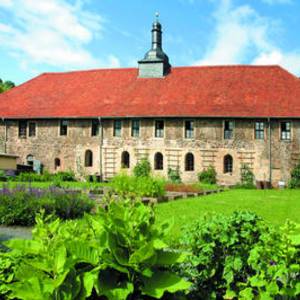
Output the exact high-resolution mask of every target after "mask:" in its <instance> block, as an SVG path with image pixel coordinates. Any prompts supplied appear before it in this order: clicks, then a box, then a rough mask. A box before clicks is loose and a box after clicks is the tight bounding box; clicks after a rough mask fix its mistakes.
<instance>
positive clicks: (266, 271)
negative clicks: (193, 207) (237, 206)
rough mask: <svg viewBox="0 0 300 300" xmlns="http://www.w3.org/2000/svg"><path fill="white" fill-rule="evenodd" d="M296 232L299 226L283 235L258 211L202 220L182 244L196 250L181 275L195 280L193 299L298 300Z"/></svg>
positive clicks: (298, 237) (299, 241)
mask: <svg viewBox="0 0 300 300" xmlns="http://www.w3.org/2000/svg"><path fill="white" fill-rule="evenodd" d="M293 234H295V227H291V226H290V227H288V228H285V229H283V230H281V231H278V229H273V228H271V227H269V226H268V225H267V224H266V223H265V222H264V221H263V220H262V219H261V218H259V217H257V216H256V215H255V214H253V213H247V212H236V213H234V214H233V215H232V216H229V217H224V216H223V215H212V216H205V217H204V218H201V219H200V220H199V221H197V222H196V223H195V224H194V225H193V226H191V227H189V228H187V229H186V232H185V235H184V239H183V240H182V244H181V246H182V247H184V249H186V250H187V251H190V252H191V255H189V257H188V262H187V263H185V264H182V265H181V269H180V271H179V274H180V275H182V276H186V277H187V278H188V279H189V280H190V281H192V282H193V287H192V292H191V294H190V295H189V299H288V298H277V297H281V296H288V295H289V296H291V298H289V299H297V297H296V295H300V286H299V285H298V288H297V289H296V288H295V287H296V285H297V282H299V279H300V264H299V263H300V259H299V257H300V256H299V255H300V235H293ZM293 240H294V242H293ZM296 242H297V245H296Z"/></svg>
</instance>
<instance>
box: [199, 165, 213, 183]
mask: <svg viewBox="0 0 300 300" xmlns="http://www.w3.org/2000/svg"><path fill="white" fill-rule="evenodd" d="M198 180H199V181H200V182H202V183H207V184H216V183H217V172H216V170H215V168H214V167H213V166H209V167H208V168H207V169H206V170H203V171H202V172H200V173H199V174H198Z"/></svg>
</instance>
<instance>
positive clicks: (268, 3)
mask: <svg viewBox="0 0 300 300" xmlns="http://www.w3.org/2000/svg"><path fill="white" fill-rule="evenodd" d="M156 11H158V12H159V13H160V21H161V23H162V25H163V31H164V36H163V48H164V50H165V52H166V53H167V54H168V55H169V58H170V62H171V64H172V65H173V66H189V65H224V64H280V65H282V66H283V67H285V68H286V69H288V70H289V71H290V72H292V73H294V74H296V75H300V35H299V33H298V32H299V30H298V28H299V26H300V1H299V0H248V1H242V0H147V1H146V0H128V1H125V0H0V78H2V79H4V80H8V79H9V80H12V81H14V82H16V83H18V84H19V83H22V82H24V81H26V80H28V79H30V78H32V77H34V76H36V75H38V74H40V73H43V72H52V71H68V70H80V69H94V68H115V67H136V66H137V63H136V62H137V60H139V59H141V58H142V57H143V55H144V54H145V52H146V51H147V50H148V49H149V48H150V30H151V24H152V22H153V20H154V15H155V12H156Z"/></svg>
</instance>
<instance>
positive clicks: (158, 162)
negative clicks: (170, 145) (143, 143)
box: [154, 152, 164, 170]
mask: <svg viewBox="0 0 300 300" xmlns="http://www.w3.org/2000/svg"><path fill="white" fill-rule="evenodd" d="M163 169H164V157H163V155H162V154H161V153H160V152H157V153H155V155H154V170H163Z"/></svg>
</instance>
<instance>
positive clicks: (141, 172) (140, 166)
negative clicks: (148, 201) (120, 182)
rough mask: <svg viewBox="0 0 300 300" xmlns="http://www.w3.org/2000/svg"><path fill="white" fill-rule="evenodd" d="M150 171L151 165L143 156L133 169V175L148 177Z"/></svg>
mask: <svg viewBox="0 0 300 300" xmlns="http://www.w3.org/2000/svg"><path fill="white" fill-rule="evenodd" d="M150 173H151V165H150V162H149V160H148V159H147V158H143V159H142V160H141V161H140V162H139V163H137V164H136V166H135V167H134V169H133V175H134V176H135V177H149V176H150Z"/></svg>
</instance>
